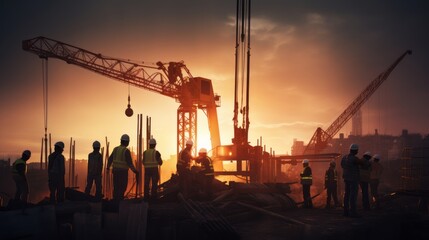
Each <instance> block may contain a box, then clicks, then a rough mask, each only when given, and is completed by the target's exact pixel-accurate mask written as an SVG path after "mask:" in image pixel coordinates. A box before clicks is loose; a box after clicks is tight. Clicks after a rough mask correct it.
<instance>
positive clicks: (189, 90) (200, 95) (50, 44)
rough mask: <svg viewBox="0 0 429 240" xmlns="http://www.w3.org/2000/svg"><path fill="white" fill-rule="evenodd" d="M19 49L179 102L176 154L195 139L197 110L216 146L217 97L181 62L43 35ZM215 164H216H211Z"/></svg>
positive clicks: (218, 101)
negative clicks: (125, 55) (108, 51)
mask: <svg viewBox="0 0 429 240" xmlns="http://www.w3.org/2000/svg"><path fill="white" fill-rule="evenodd" d="M22 48H23V49H24V50H25V51H28V52H31V53H34V54H36V55H38V56H39V57H40V58H44V59H48V58H57V59H60V60H63V61H65V62H66V63H69V64H74V65H77V66H80V67H82V68H85V69H88V70H90V71H93V72H96V73H99V74H102V75H104V76H107V77H110V78H112V79H115V80H118V81H121V82H124V83H127V84H130V85H132V86H136V87H139V88H143V89H146V90H149V91H152V92H156V93H159V94H162V95H164V96H167V97H171V98H174V99H175V100H176V101H177V102H179V103H180V106H179V108H178V109H177V153H179V152H180V151H181V150H182V149H183V148H184V147H185V143H186V141H187V140H188V139H189V140H193V141H194V143H196V142H197V109H201V110H203V111H204V112H205V113H206V115H207V118H208V126H209V131H210V135H211V136H210V137H211V144H212V148H216V147H217V146H220V134H219V123H218V116H217V110H216V108H217V107H218V106H220V104H219V103H220V96H219V95H217V94H214V92H213V85H212V81H211V80H210V79H206V78H202V77H193V76H192V74H191V73H190V71H189V69H188V68H187V67H186V65H185V64H184V62H183V61H180V62H168V63H163V62H157V63H153V64H147V63H145V62H137V61H131V60H124V59H119V58H113V57H107V56H104V55H102V54H100V53H93V52H90V51H88V50H85V49H82V48H79V47H75V46H72V45H70V44H67V43H63V42H60V41H57V40H53V39H50V38H46V37H36V38H32V39H28V40H24V41H23V42H22ZM128 101H129V99H128ZM129 110H131V109H130V105H129V104H128V109H127V110H126V113H127V116H129V115H131V114H132V111H131V112H130V111H129ZM127 111H128V112H127ZM195 145H196V144H194V149H193V150H194V153H195V149H196V147H195ZM216 165H218V164H215V167H216Z"/></svg>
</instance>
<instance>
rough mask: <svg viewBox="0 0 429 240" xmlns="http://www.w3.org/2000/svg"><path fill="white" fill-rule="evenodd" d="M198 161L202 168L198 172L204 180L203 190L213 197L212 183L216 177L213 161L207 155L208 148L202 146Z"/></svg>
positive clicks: (208, 196) (207, 195)
mask: <svg viewBox="0 0 429 240" xmlns="http://www.w3.org/2000/svg"><path fill="white" fill-rule="evenodd" d="M195 162H196V163H198V164H201V170H200V171H199V172H198V174H199V177H200V179H201V180H202V182H201V183H202V190H203V192H204V194H205V195H206V197H207V198H209V199H211V197H212V192H213V191H212V188H213V186H212V184H213V179H214V169H213V161H212V159H211V158H210V157H209V156H207V149H205V148H201V149H200V151H198V157H197V159H196V160H195Z"/></svg>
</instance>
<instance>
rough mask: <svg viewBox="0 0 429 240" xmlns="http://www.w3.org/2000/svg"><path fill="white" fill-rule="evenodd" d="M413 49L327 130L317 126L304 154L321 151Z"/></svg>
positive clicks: (391, 66) (359, 96) (371, 85)
mask: <svg viewBox="0 0 429 240" xmlns="http://www.w3.org/2000/svg"><path fill="white" fill-rule="evenodd" d="M411 53H412V52H411V50H407V51H405V52H404V53H403V54H402V55H401V56H400V57H399V58H398V59H396V61H395V62H394V63H393V64H392V65H390V67H389V68H387V69H386V70H385V71H384V72H382V73H381V74H380V75H378V76H377V77H376V78H375V79H374V80H373V81H372V82H371V83H370V84H369V85H368V86H367V87H366V88H365V89H364V90H363V91H362V92H361V93H360V94H359V95H358V96H357V97H356V99H355V100H354V101H353V102H352V103H351V104H350V105H349V106H348V107H347V108H346V109H345V110H344V112H343V113H341V115H340V116H339V117H338V118H337V119H335V120H334V122H333V123H332V124H331V125H330V126H329V127H328V129H327V130H326V131H324V130H323V129H322V128H320V127H319V128H317V129H316V132H315V133H314V135H313V137H312V138H311V140H310V142H309V143H308V145H307V147H306V148H305V150H304V154H311V153H315V154H316V153H320V152H321V151H322V150H323V149H324V148H325V147H326V146H327V144H328V141H330V140H331V139H332V138H333V137H334V136H335V134H337V133H338V131H339V130H340V129H341V128H342V127H343V126H344V125H345V124H346V123H347V121H349V120H350V118H352V117H353V115H354V114H356V112H357V111H358V110H359V109H360V108H361V107H362V105H363V104H364V103H365V102H366V101H367V100H368V99H369V98H370V97H371V95H372V94H373V93H374V92H375V91H376V90H377V89H378V88H379V87H380V86H381V84H382V83H383V82H384V81H386V79H387V78H388V77H389V75H390V73H391V72H392V71H393V70H394V69H395V68H396V66H397V65H398V64H399V63H400V62H401V61H402V59H404V57H405V56H406V55H408V54H411Z"/></svg>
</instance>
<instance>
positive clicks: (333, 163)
mask: <svg viewBox="0 0 429 240" xmlns="http://www.w3.org/2000/svg"><path fill="white" fill-rule="evenodd" d="M329 165H331V166H333V167H335V165H337V164H336V163H335V161H334V160H332V161H331V162H330V163H329Z"/></svg>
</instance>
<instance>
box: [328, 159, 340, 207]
mask: <svg viewBox="0 0 429 240" xmlns="http://www.w3.org/2000/svg"><path fill="white" fill-rule="evenodd" d="M335 166H336V163H335V161H331V162H330V163H329V168H328V170H326V172H325V189H326V192H327V199H326V207H325V208H328V209H329V208H331V199H333V200H334V204H335V205H334V206H335V207H339V206H340V203H339V201H338V195H337V185H338V174H337V170H336V169H335Z"/></svg>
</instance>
